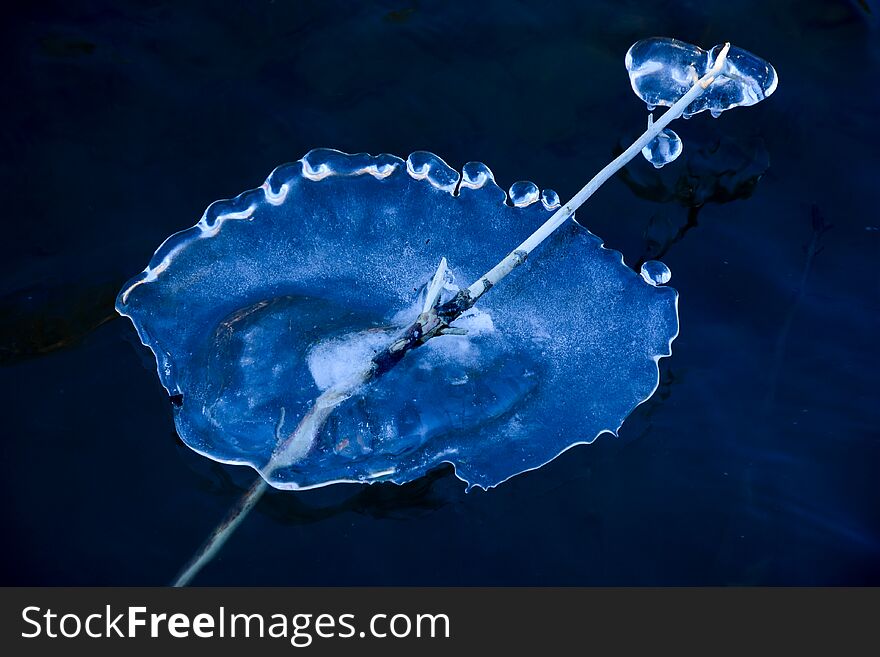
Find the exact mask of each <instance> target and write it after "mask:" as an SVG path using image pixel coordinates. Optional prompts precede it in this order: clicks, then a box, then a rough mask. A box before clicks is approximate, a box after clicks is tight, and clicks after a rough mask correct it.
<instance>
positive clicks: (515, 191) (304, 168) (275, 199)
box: [116, 148, 574, 344]
mask: <svg viewBox="0 0 880 657" xmlns="http://www.w3.org/2000/svg"><path fill="white" fill-rule="evenodd" d="M399 169H404V170H405V171H406V172H407V174H409V176H410V177H411V178H413V179H414V180H423V181H426V182H427V183H428V184H430V185H432V186H433V187H435V188H437V189H439V190H442V191H445V192H447V193H449V194H451V195H452V196H459V195H460V192H461V190H462V189H467V190H482V191H483V192H488V193H492V192H495V194H496V196H497V197H498V200H499V202H501V203H505V204H509V205H513V206H514V207H518V208H522V207H526V206H529V205H532V204H533V203H537V202H538V201H540V202H541V203H542V204H543V206H544V208H545V209H546V210H548V211H549V210H555V209H556V208H558V207H559V206H560V202H559V195H558V194H557V193H556V192H554V191H553V190H552V189H545V190H544V191H543V192H539V191H538V187H537V185H535V184H534V183H531V182H528V181H519V182H515V183H513V185H511V187H510V191H509V192H508V193H505V192H504V190H503V189H501V187H499V186H498V185H497V184H496V182H495V176H494V175H493V174H492V171H491V170H490V169H489V167H487V166H486V165H485V164H482V163H481V162H468V163H467V164H465V165H464V167H462V173H461V174H459V172H458V171H456V170H455V169H453V168H452V167H450V166H449V165H448V164H446V162H444V161H443V159H441V158H440V157H438V156H437V155H434V154H433V153H430V152H428V151H415V152H413V153H411V154H410V155H409V157H407V159H406V160H405V161H404V160H402V159H401V158H399V157H397V156H395V155H389V154H387V153H382V154H379V155H375V156H374V155H369V154H368V153H356V154H348V153H343V152H342V151H338V150H335V149H331V148H315V149H312V150H310V151H309V152H308V153H306V154H305V155H304V156H303V157H302V158H301V159H299V160H297V161H296V162H295V163H288V164H282V165H281V166H279V167H277V168H275V169H274V170H273V171H272V173H270V174H269V177H268V178H267V179H266V181H265V182H264V183H263V184H262V185H260V186H259V187H257V188H255V189H250V190H247V191H245V192H242V193H241V194H239V195H238V196H236V197H234V198H231V199H221V200H217V201H214V202H213V203H211V204H210V205H209V206H208V207H207V208H206V209H205V212H204V213H203V214H202V218H201V219H200V220H199V221H198V223H197V224H196V225H195V226H192V227H190V228H187V229H185V230H182V231H179V232H177V233H174V234H172V235H171V236H169V237H168V238H167V239H166V240H165V241H164V242H162V244H161V245H160V246H159V248H158V249H156V251H155V253H154V254H153V257H152V258H151V259H150V262H149V264H148V265H147V267H146V268H145V269H144V270H143V271H142V272H141V273H140V274H138V275H136V276H134V277H133V278H131V279H130V280H129V281H128V282H127V283H126V284H125V285H124V286H123V288H122V290H121V291H120V293H119V295H118V296H117V297H116V311H117V312H118V313H119V314H120V315H123V316H125V317H129V318H130V317H131V316H130V315H128V314H127V313H126V312H125V307H126V304H127V303H128V296H129V295H130V294H131V291H132V290H133V289H134V288H136V287H137V286H138V285H143V284H144V283H151V282H153V281H155V280H156V279H157V278H158V277H159V275H160V274H162V272H164V271H165V270H166V269H167V268H168V266H169V265H170V264H171V262H172V261H173V259H174V256H175V255H176V254H177V253H179V252H180V251H181V250H182V249H184V248H185V247H186V246H187V245H188V244H189V243H190V242H192V241H195V240H197V239H202V238H205V237H214V236H215V235H216V234H217V233H219V232H220V229H221V228H222V227H223V224H224V223H225V222H226V221H250V220H252V219H253V215H254V212H255V211H256V209H257V205H258V203H259V202H260V201H263V200H265V201H266V202H267V203H269V204H270V205H281V204H282V203H284V201H285V199H286V197H287V194H288V192H289V190H290V181H291V180H293V179H294V178H296V177H302V178H304V179H306V180H311V181H320V180H324V179H325V178H328V177H330V176H336V177H347V176H362V175H370V176H373V177H374V178H376V179H377V180H381V179H384V178H387V177H389V176H391V175H392V174H394V173H395V171H397V170H399ZM496 190H497V191H496ZM508 201H509V203H508ZM571 218H572V219H574V215H572V217H571ZM145 344H146V343H145Z"/></svg>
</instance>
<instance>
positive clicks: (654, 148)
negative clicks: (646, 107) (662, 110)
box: [642, 114, 683, 169]
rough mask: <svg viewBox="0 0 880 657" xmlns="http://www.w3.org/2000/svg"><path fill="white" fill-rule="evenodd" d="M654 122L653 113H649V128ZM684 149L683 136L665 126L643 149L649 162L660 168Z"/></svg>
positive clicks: (643, 153)
mask: <svg viewBox="0 0 880 657" xmlns="http://www.w3.org/2000/svg"><path fill="white" fill-rule="evenodd" d="M652 124H653V115H652V114H649V115H648V129H650V128H651V125H652ZM682 149H683V146H682V143H681V138H680V137H679V136H678V135H677V134H676V133H675V132H674V131H672V130H670V129H669V128H664V129H663V130H661V131H660V134H658V135H657V136H656V137H654V139H652V140H651V141H650V142H649V143H648V145H647V146H645V147H644V148H643V149H642V155H643V156H644V158H645V159H646V160H648V162H650V163H651V164H653V165H654V168H655V169H660V168H661V167H663V165H664V164H669V163H670V162H672V161H673V160H674V159H675V158H677V157H678V156H679V155H681V151H682Z"/></svg>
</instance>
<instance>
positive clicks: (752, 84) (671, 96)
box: [626, 37, 777, 117]
mask: <svg viewBox="0 0 880 657" xmlns="http://www.w3.org/2000/svg"><path fill="white" fill-rule="evenodd" d="M721 48H722V46H715V47H714V48H712V49H711V50H709V51H706V50H703V49H702V48H700V47H699V46H695V45H693V44H690V43H686V42H684V41H679V40H678V39H669V38H661V37H652V38H650V39H643V40H641V41H637V42H636V43H634V44H633V45H632V46H631V47H630V49H629V50H628V51H627V53H626V70H627V71H629V79H630V83H631V84H632V88H633V91H635V92H636V95H637V96H638V97H639V98H641V99H642V100H643V101H645V103H646V104H647V105H648V107H649V109H653V108H654V107H656V106H658V105H663V106H671V105H672V104H673V103H675V101H677V100H678V99H679V98H681V97H682V96H683V95H684V94H685V93H686V92H687V90H688V89H689V88H690V87H691V86H692V85H693V84H694V81H695V80H697V79H698V78H700V77H702V76H703V75H705V73H706V72H707V71H708V70H709V69H710V68H711V67H712V65H713V63H714V62H715V58H716V57H717V55H718V53H719V52H720V50H721ZM776 84H777V76H776V71H775V69H774V68H773V66H771V65H770V63H769V62H767V61H765V60H763V59H761V58H760V57H758V56H757V55H753V54H752V53H750V52H748V51H746V50H743V49H742V48H737V47H735V46H732V47H731V48H730V51H729V52H728V53H727V61H726V62H725V64H724V68H723V70H722V72H721V73H720V75H718V79H717V80H715V81H714V83H713V84H712V86H711V87H710V88H709V89H707V90H706V93H704V94H702V95H701V96H700V97H699V98H697V99H696V100H695V101H694V102H693V103H691V105H690V106H688V108H687V110H686V111H685V113H684V116H685V117H688V116H693V115H694V114H696V113H698V112H702V111H705V110H709V111H710V112H711V113H712V115H713V116H716V117H717V116H719V115H720V114H721V112H723V111H725V110H728V109H730V108H732V107H741V106H748V105H754V104H755V103H759V102H760V101H762V100H764V99H765V98H767V97H768V96H769V95H771V94H772V93H773V92H774V91H775V90H776Z"/></svg>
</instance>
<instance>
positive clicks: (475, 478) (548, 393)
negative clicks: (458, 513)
mask: <svg viewBox="0 0 880 657" xmlns="http://www.w3.org/2000/svg"><path fill="white" fill-rule="evenodd" d="M558 205H559V200H558V197H557V196H556V194H555V193H553V192H551V191H544V192H543V193H541V192H540V191H539V190H538V188H537V187H536V186H535V185H533V184H532V183H527V182H521V183H515V184H514V185H513V186H512V188H511V192H510V194H509V196H508V195H506V194H505V192H504V191H503V190H502V189H501V188H499V187H498V186H497V185H496V184H495V181H494V179H493V176H492V173H491V171H489V169H488V168H487V167H486V166H485V165H482V164H479V163H475V162H472V163H469V164H467V165H465V167H464V168H463V173H462V174H461V175H460V174H459V173H458V172H456V171H454V170H453V169H452V168H450V167H449V166H447V165H446V164H445V163H444V162H443V161H442V160H441V159H440V158H438V157H437V156H435V155H432V154H430V153H424V152H421V153H414V154H412V155H410V156H409V158H407V159H406V160H401V159H399V158H397V157H394V156H391V155H379V156H375V157H372V156H369V155H366V154H359V155H347V154H344V153H340V152H338V151H332V150H315V151H311V152H310V153H308V154H307V155H305V156H304V157H303V158H302V159H301V160H299V161H298V162H296V163H292V164H287V165H284V166H281V167H279V168H278V169H276V170H275V171H274V172H273V173H272V174H271V175H270V176H269V179H268V180H267V181H266V182H265V183H264V184H263V185H262V186H261V187H259V188H257V189H254V190H251V191H248V192H245V193H243V194H241V195H240V196H238V197H236V198H235V199H232V200H225V201H218V202H216V203H214V204H212V205H211V206H210V207H209V208H208V209H207V211H206V212H205V214H204V216H203V217H202V219H201V221H199V222H198V224H197V225H196V226H194V227H192V228H190V229H188V230H185V231H183V232H181V233H177V234H176V235H173V236H171V237H170V238H168V240H166V242H165V243H164V244H163V245H162V246H161V247H160V248H159V250H158V251H157V252H156V254H155V255H154V257H153V259H152V261H151V262H150V265H149V266H148V267H147V269H146V270H145V271H144V272H143V273H141V274H140V275H138V276H136V277H135V278H133V279H132V280H131V281H129V282H128V283H127V284H126V285H125V287H124V289H123V290H122V292H121V293H120V294H119V297H118V299H117V309H118V311H119V312H120V313H122V314H124V315H127V316H128V317H130V318H131V320H132V321H133V322H134V324H135V327H136V328H137V330H138V333H139V335H140V337H141V340H142V341H143V343H144V344H146V345H147V346H149V347H150V348H151V349H152V350H153V352H154V353H155V355H156V359H157V363H158V371H159V377H160V379H161V382H162V384H163V385H164V386H165V388H166V389H167V390H168V392H169V394H170V395H172V396H174V397H173V399H174V400H175V401H176V403H175V406H174V412H175V422H176V425H177V430H178V432H179V434H180V436H181V438H182V439H183V440H184V441H185V442H186V444H187V445H189V446H190V447H192V448H193V449H194V450H196V451H198V452H200V453H202V454H205V455H206V456H209V457H210V458H212V459H215V460H217V461H221V462H225V463H241V464H248V465H251V466H252V467H254V468H255V469H257V470H258V471H261V473H262V474H263V475H264V477H266V478H267V480H268V482H269V483H270V484H271V485H272V486H275V487H277V488H286V489H301V488H310V487H316V486H322V485H326V484H328V483H333V482H337V481H352V482H374V481H393V482H397V483H403V482H406V481H409V480H412V479H415V478H417V477H419V476H421V475H423V474H425V472H427V471H428V470H430V469H432V468H435V467H437V466H438V465H440V464H441V463H444V462H449V463H452V464H453V465H454V466H455V469H456V474H457V475H458V476H459V477H460V478H461V479H463V480H464V481H466V482H468V484H470V485H476V486H481V487H483V488H488V487H491V486H494V485H497V484H498V483H500V482H502V481H504V480H506V479H508V478H509V477H511V476H513V475H515V474H517V473H520V472H523V471H526V470H531V469H534V468H538V467H540V466H541V465H543V464H545V463H547V462H548V461H550V460H552V459H553V458H555V457H556V456H557V455H558V454H560V453H561V452H563V451H565V450H566V449H568V448H569V447H571V446H573V445H576V444H580V443H589V442H592V441H593V440H594V439H595V438H596V437H597V436H598V435H599V434H600V433H602V432H605V431H608V432H615V431H616V430H617V429H618V428H619V427H620V425H621V423H622V422H623V421H624V419H625V418H626V417H627V415H628V414H629V413H630V412H631V411H632V409H633V408H634V407H635V406H636V405H637V404H639V403H641V402H643V401H644V400H646V399H647V398H648V397H650V396H651V394H652V393H653V391H654V390H655V388H656V386H657V382H658V369H657V360H658V359H659V358H660V357H663V356H667V355H669V354H670V347H671V343H672V340H673V339H674V337H675V336H676V334H677V332H678V316H677V293H676V292H675V290H673V289H671V288H666V287H662V283H663V282H664V281H662V280H659V279H657V278H656V277H654V278H653V279H651V280H648V279H645V278H644V275H643V276H639V275H638V274H636V273H634V272H633V271H632V270H630V269H629V268H627V267H626V266H625V265H624V264H623V262H622V258H621V256H620V254H619V253H617V252H616V251H611V250H608V249H605V248H604V247H603V246H602V243H601V241H600V240H599V239H598V238H597V237H595V236H594V235H593V234H592V233H590V232H589V231H588V230H586V229H585V228H583V227H581V226H580V225H578V224H577V223H575V222H574V221H569V222H568V224H567V226H564V227H563V228H561V229H560V230H559V231H557V233H555V234H554V235H553V236H552V237H551V238H550V239H549V240H548V241H547V243H545V244H543V245H542V246H541V247H540V248H539V249H538V250H536V251H535V253H533V254H532V256H531V257H530V258H529V259H528V261H527V262H526V263H525V264H524V265H522V266H521V267H520V268H519V269H518V270H517V271H515V272H514V273H513V274H511V275H510V276H509V277H508V278H506V279H505V280H504V281H503V282H502V283H500V284H499V285H498V286H497V287H495V288H493V289H492V290H491V291H490V292H489V293H487V294H486V295H485V296H484V297H482V298H481V299H480V301H479V302H478V304H477V306H476V307H475V308H473V309H471V310H470V311H468V312H467V313H466V314H465V315H463V316H462V317H460V318H459V319H458V320H457V321H456V322H454V325H455V326H457V327H460V328H463V329H467V331H468V332H467V334H466V335H444V336H441V337H437V338H435V339H432V340H430V341H428V342H427V343H426V344H425V345H424V346H423V347H422V348H419V349H417V350H415V351H413V352H412V353H410V354H408V355H407V356H406V357H405V358H404V360H403V361H401V363H400V364H399V365H397V366H396V367H395V368H393V369H392V370H391V371H389V372H388V373H387V374H386V375H385V376H383V377H381V378H380V379H378V380H376V381H373V382H372V383H370V384H369V385H367V386H364V388H363V389H362V390H359V391H358V392H357V393H356V394H353V395H352V396H351V397H350V398H348V399H346V400H345V401H344V402H342V403H341V404H340V405H339V406H338V407H336V408H335V409H334V411H333V413H332V414H331V415H330V417H329V419H328V421H327V423H326V424H325V425H324V426H323V427H322V428H321V430H320V431H319V432H318V434H317V436H316V437H315V439H314V442H313V443H311V444H309V445H307V446H306V447H305V449H304V450H303V451H302V453H301V454H300V455H299V456H298V457H297V459H296V460H294V461H293V462H290V463H289V464H286V465H285V466H284V467H280V468H273V469H272V470H271V471H267V470H266V464H267V463H268V461H269V459H270V457H271V455H272V453H273V450H274V449H275V448H276V446H277V445H278V444H279V441H281V440H283V439H284V438H285V437H286V436H288V435H290V433H291V432H292V431H293V429H294V428H295V427H296V425H297V423H298V422H299V420H300V418H302V416H303V414H304V413H305V412H306V410H307V409H308V408H309V407H310V406H311V405H312V404H313V403H314V401H315V399H316V398H317V397H318V396H319V395H320V394H321V392H322V390H326V389H327V388H328V387H330V386H332V385H334V384H335V383H338V382H339V381H340V380H343V379H344V378H345V377H350V376H353V375H356V374H357V372H358V371H359V369H360V368H363V367H365V366H366V365H367V364H368V363H369V360H370V358H371V357H372V355H373V354H374V353H376V351H378V350H379V349H381V348H382V347H384V346H385V345H387V344H388V343H389V341H390V340H392V339H394V336H395V335H396V331H399V330H400V328H401V327H402V326H405V325H407V324H408V323H410V322H412V321H413V320H414V319H415V317H416V315H418V313H419V312H420V308H421V306H420V299H419V295H420V288H423V286H424V285H425V284H426V283H427V282H428V281H429V280H430V279H431V277H432V274H433V273H434V271H435V270H436V269H437V263H438V262H439V261H440V259H441V257H446V258H447V259H448V263H449V268H450V270H451V271H452V272H453V273H454V280H452V279H446V280H444V281H443V285H444V288H445V289H444V290H443V294H445V295H447V297H449V296H451V295H452V294H454V292H455V290H456V289H457V285H462V286H465V285H467V284H468V283H470V282H471V281H473V280H476V277H478V276H479V275H480V274H482V273H483V272H484V271H486V270H487V268H489V267H491V266H492V265H493V264H495V263H496V262H497V261H498V260H499V259H501V258H502V257H503V256H504V255H505V254H506V253H507V252H508V251H509V250H510V248H511V245H512V244H515V243H516V240H517V239H521V238H524V237H526V236H528V235H529V234H530V233H531V232H532V231H533V230H534V229H535V227H537V226H538V225H540V224H541V222H543V221H544V220H545V219H546V218H547V217H548V216H549V214H550V213H551V212H552V210H553V209H555V208H556V207H558Z"/></svg>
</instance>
